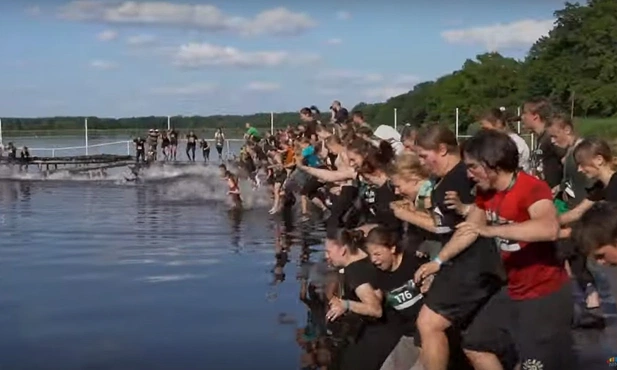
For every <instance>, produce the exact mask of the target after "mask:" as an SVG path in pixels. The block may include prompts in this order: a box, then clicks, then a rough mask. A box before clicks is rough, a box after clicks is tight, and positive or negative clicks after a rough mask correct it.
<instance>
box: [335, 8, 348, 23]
mask: <svg viewBox="0 0 617 370" xmlns="http://www.w3.org/2000/svg"><path fill="white" fill-rule="evenodd" d="M336 18H337V19H339V20H341V21H346V20H349V19H351V13H349V12H347V11H344V10H341V11H339V12H337V13H336Z"/></svg>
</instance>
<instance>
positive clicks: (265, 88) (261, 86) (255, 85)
mask: <svg viewBox="0 0 617 370" xmlns="http://www.w3.org/2000/svg"><path fill="white" fill-rule="evenodd" d="M280 88H281V85H279V84H277V83H275V82H265V81H252V82H250V83H249V84H248V85H247V86H246V90H249V91H260V92H272V91H276V90H279V89H280Z"/></svg>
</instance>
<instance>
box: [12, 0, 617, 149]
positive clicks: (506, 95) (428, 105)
mask: <svg viewBox="0 0 617 370" xmlns="http://www.w3.org/2000/svg"><path fill="white" fill-rule="evenodd" d="M554 17H555V23H554V27H553V29H552V30H551V31H550V32H549V34H548V35H547V36H545V37H542V38H540V39H539V40H538V41H536V42H535V43H534V44H533V46H531V48H530V49H529V51H528V52H527V55H526V56H525V58H523V59H521V60H519V59H514V58H509V57H505V56H503V55H501V54H499V53H495V52H492V53H485V54H481V55H477V56H476V57H475V58H473V59H468V60H466V61H465V62H464V63H463V65H462V67H461V68H460V69H459V70H456V71H454V72H452V73H450V74H446V75H444V76H441V77H439V78H437V79H436V80H434V81H426V82H422V83H419V84H417V85H415V86H414V88H413V89H412V90H411V91H409V92H407V93H405V94H401V95H398V96H395V97H392V98H390V99H388V100H387V101H385V102H381V103H373V104H367V103H359V104H357V105H356V106H355V107H350V106H349V105H348V104H349V102H345V101H344V100H343V105H344V106H345V105H346V103H347V108H348V109H349V110H350V111H355V110H360V111H362V112H363V114H364V117H365V119H366V121H367V122H369V123H370V124H372V125H373V127H376V126H379V125H381V124H387V125H392V124H393V122H394V120H395V119H394V114H395V113H394V112H395V109H396V112H397V122H398V123H399V125H403V124H405V123H411V124H414V125H421V124H425V123H433V122H440V123H445V124H449V125H451V126H453V125H454V122H455V115H456V114H455V112H456V110H457V108H458V111H459V117H458V118H459V132H460V133H462V134H463V133H472V132H473V131H475V130H476V129H477V125H475V124H474V123H475V122H476V121H477V117H478V116H479V115H480V114H482V113H483V112H485V111H486V110H488V109H491V108H498V107H505V108H506V109H507V112H508V114H510V115H512V116H515V115H516V114H517V108H518V107H520V106H521V104H522V102H523V101H525V100H527V99H528V98H531V97H538V96H542V97H548V98H549V99H550V100H551V101H552V103H553V104H554V105H555V106H556V107H559V108H560V109H562V110H563V111H565V112H567V113H570V114H572V115H573V116H574V117H584V118H579V119H576V120H575V125H576V128H577V130H578V131H579V133H580V134H582V135H598V136H604V137H611V138H617V83H615V78H616V76H617V72H616V71H617V33H616V32H607V31H606V30H615V29H617V1H615V0H588V1H587V2H586V4H579V3H575V4H572V3H566V4H565V7H564V8H563V9H560V10H557V11H555V13H554ZM315 103H316V102H310V101H309V102H306V105H307V106H310V105H312V104H315ZM300 108H302V107H298V110H300ZM322 108H325V107H324V106H322ZM350 108H351V109H350ZM323 110H324V112H323V114H322V117H321V120H322V121H327V120H329V118H330V112H329V111H327V109H323ZM84 118H86V117H49V118H3V119H2V126H3V130H4V133H3V134H4V136H5V137H11V136H50V135H53V136H58V135H67V134H69V133H71V134H73V133H74V135H83V132H84V127H83V126H84ZM87 118H88V127H89V133H91V134H93V135H99V134H105V135H110V134H117V135H124V134H126V135H127V137H128V136H135V135H143V134H145V133H146V132H147V130H148V129H150V128H158V129H159V130H161V129H166V128H167V117H155V116H149V117H131V118H117V119H115V118H98V117H87ZM298 121H299V117H298V113H297V112H284V113H274V124H275V127H276V128H285V127H287V126H288V125H294V124H297V123H298ZM246 122H250V123H251V124H252V125H253V126H254V127H257V128H259V129H260V130H261V131H266V130H268V129H269V128H270V113H258V114H251V115H216V116H207V117H202V116H172V117H171V126H172V127H174V128H176V129H177V130H180V131H182V132H183V133H184V132H185V131H189V130H194V131H195V133H196V134H198V132H202V134H203V132H204V130H205V131H206V133H205V136H206V137H208V136H213V135H214V131H215V130H216V128H217V127H223V128H224V130H225V131H226V136H227V137H228V138H234V137H241V135H242V133H243V132H244V125H245V124H246ZM236 132H237V134H236ZM198 135H199V134H198Z"/></svg>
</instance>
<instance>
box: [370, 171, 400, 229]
mask: <svg viewBox="0 0 617 370" xmlns="http://www.w3.org/2000/svg"><path fill="white" fill-rule="evenodd" d="M399 199H400V197H399V196H398V195H396V193H395V192H394V188H393V187H392V185H391V184H390V182H389V181H386V183H385V184H383V185H382V186H380V187H369V188H367V190H366V192H365V193H364V202H365V205H366V210H367V214H366V223H367V224H379V225H383V226H386V227H388V228H392V229H396V230H402V222H401V220H399V219H398V218H396V216H394V212H393V211H392V209H391V208H390V203H392V202H394V201H396V200H399Z"/></svg>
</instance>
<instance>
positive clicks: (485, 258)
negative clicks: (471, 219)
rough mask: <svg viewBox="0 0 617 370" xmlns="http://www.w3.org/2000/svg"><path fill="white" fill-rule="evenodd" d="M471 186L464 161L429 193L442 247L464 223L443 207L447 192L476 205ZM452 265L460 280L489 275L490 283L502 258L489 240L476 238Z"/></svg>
mask: <svg viewBox="0 0 617 370" xmlns="http://www.w3.org/2000/svg"><path fill="white" fill-rule="evenodd" d="M474 187H475V184H474V183H473V181H471V179H469V177H467V166H465V164H464V163H463V162H459V163H458V164H457V165H456V166H455V167H454V168H453V169H452V170H451V171H450V172H448V173H447V174H446V175H445V176H444V177H443V178H441V180H440V181H438V182H437V185H436V186H435V188H434V189H433V192H432V193H431V203H432V208H431V209H430V211H431V213H432V215H433V218H434V220H435V225H436V226H437V241H440V242H441V243H443V244H444V245H445V244H446V243H447V242H448V241H449V240H450V238H452V235H453V234H454V231H455V230H456V225H458V224H459V223H461V222H463V221H464V220H465V219H464V218H463V217H462V216H461V215H459V214H458V213H457V212H456V211H455V210H452V209H448V208H447V207H446V205H445V196H446V192H448V191H455V192H456V193H457V194H458V196H459V198H460V200H461V202H463V204H472V203H474V202H475V188H474ZM451 262H452V263H449V264H448V265H451V266H452V267H453V268H454V269H456V270H458V271H459V275H460V276H461V277H460V278H461V279H465V277H464V276H467V277H469V278H472V277H474V278H475V277H477V276H479V275H480V276H487V275H488V276H490V277H489V281H493V280H494V279H493V277H496V276H500V275H501V274H500V272H499V269H498V266H500V265H501V257H500V255H499V253H498V251H497V247H496V245H495V243H494V241H493V240H492V239H487V238H482V237H479V238H478V239H477V240H476V241H475V242H474V243H473V244H472V245H471V246H469V247H468V248H467V249H465V250H464V251H463V252H461V253H460V254H458V255H457V256H456V257H455V258H454V259H453V260H452V261H451ZM461 274H462V275H461Z"/></svg>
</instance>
